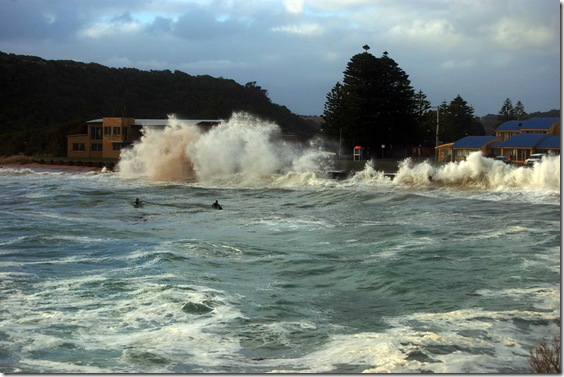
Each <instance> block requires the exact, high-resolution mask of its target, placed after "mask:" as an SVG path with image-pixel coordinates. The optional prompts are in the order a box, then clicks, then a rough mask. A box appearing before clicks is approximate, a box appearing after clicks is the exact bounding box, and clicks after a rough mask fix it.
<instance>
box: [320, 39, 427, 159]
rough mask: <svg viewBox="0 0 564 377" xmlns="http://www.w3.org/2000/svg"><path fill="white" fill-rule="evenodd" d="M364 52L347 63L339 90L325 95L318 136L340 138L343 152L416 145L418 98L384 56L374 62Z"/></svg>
mask: <svg viewBox="0 0 564 377" xmlns="http://www.w3.org/2000/svg"><path fill="white" fill-rule="evenodd" d="M363 48H364V49H365V50H366V51H365V52H363V53H360V54H357V55H355V56H353V57H352V58H351V60H350V61H349V63H348V65H347V69H346V70H345V72H344V78H343V84H341V83H337V84H336V85H335V86H334V87H333V89H332V90H331V92H330V93H329V94H328V95H327V102H326V104H325V111H324V114H323V119H324V123H323V125H322V132H323V133H324V134H325V135H327V136H328V137H331V138H337V137H339V138H342V139H343V140H344V146H345V148H346V149H347V150H348V149H350V148H351V147H352V146H353V145H357V144H358V145H362V146H364V147H365V148H367V149H368V150H370V151H372V152H376V151H378V150H380V146H381V145H386V146H387V148H388V150H390V149H391V147H392V146H393V145H396V147H397V146H398V145H408V144H411V143H414V142H415V140H414V136H415V135H414V130H415V126H416V97H415V92H414V90H413V88H412V87H411V83H410V81H409V77H408V75H407V74H406V73H405V72H404V71H403V70H402V69H401V68H400V67H399V66H398V65H397V63H396V62H395V61H394V60H393V59H392V58H390V57H389V56H388V54H387V53H386V52H384V54H383V56H382V57H381V58H376V57H375V56H374V55H372V54H370V53H368V48H369V47H368V46H364V47H363ZM396 149H397V148H396ZM392 153H393V152H392Z"/></svg>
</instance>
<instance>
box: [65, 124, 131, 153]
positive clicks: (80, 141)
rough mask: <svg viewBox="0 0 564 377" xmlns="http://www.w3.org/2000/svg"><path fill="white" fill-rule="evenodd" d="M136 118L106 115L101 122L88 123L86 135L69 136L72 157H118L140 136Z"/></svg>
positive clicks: (68, 151)
mask: <svg viewBox="0 0 564 377" xmlns="http://www.w3.org/2000/svg"><path fill="white" fill-rule="evenodd" d="M134 123H135V119H134V118H121V117H120V118H118V117H104V118H102V122H101V123H88V131H87V132H88V133H87V134H85V135H69V136H68V137H67V156H68V157H71V158H103V159H118V158H119V156H120V153H121V150H122V149H123V148H124V147H127V146H128V145H130V144H131V143H132V142H133V141H134V140H136V139H138V138H139V136H140V131H139V129H137V128H138V127H137V126H134Z"/></svg>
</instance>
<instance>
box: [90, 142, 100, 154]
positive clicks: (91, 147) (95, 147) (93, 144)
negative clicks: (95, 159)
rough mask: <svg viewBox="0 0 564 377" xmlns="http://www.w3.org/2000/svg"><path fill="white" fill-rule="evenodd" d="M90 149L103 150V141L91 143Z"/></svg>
mask: <svg viewBox="0 0 564 377" xmlns="http://www.w3.org/2000/svg"><path fill="white" fill-rule="evenodd" d="M90 150H91V151H92V152H102V144H101V143H92V144H91V145H90Z"/></svg>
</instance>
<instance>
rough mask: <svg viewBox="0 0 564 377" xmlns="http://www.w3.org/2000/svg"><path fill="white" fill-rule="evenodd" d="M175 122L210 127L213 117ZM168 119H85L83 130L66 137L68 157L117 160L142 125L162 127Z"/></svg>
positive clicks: (138, 133) (216, 122)
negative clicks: (85, 129) (84, 132)
mask: <svg viewBox="0 0 564 377" xmlns="http://www.w3.org/2000/svg"><path fill="white" fill-rule="evenodd" d="M177 121H178V122H181V123H183V124H188V125H196V126H200V127H203V128H210V127H213V126H216V125H218V124H220V123H221V121H220V120H217V119H178V120H177ZM168 122H169V120H168V119H135V118H123V117H104V118H102V119H93V120H89V121H88V122H86V126H87V133H86V134H79V135H68V136H67V156H68V157H69V158H79V159H80V158H84V159H103V160H118V159H119V156H120V153H121V151H122V149H124V148H127V147H128V146H130V145H131V144H133V142H134V141H136V140H138V139H139V138H140V137H141V129H142V128H143V127H161V128H163V127H166V126H167V125H168Z"/></svg>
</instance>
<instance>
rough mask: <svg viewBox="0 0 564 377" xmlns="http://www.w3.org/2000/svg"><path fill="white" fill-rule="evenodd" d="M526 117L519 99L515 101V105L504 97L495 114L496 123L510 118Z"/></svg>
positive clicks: (520, 118)
mask: <svg viewBox="0 0 564 377" xmlns="http://www.w3.org/2000/svg"><path fill="white" fill-rule="evenodd" d="M526 118H527V113H526V112H525V106H524V105H523V103H521V101H517V103H516V104H515V107H513V103H512V102H511V100H510V99H509V98H506V99H505V101H504V102H503V105H502V106H501V109H500V110H499V113H498V114H497V121H498V125H500V124H502V123H505V122H507V121H510V120H522V119H526Z"/></svg>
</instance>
